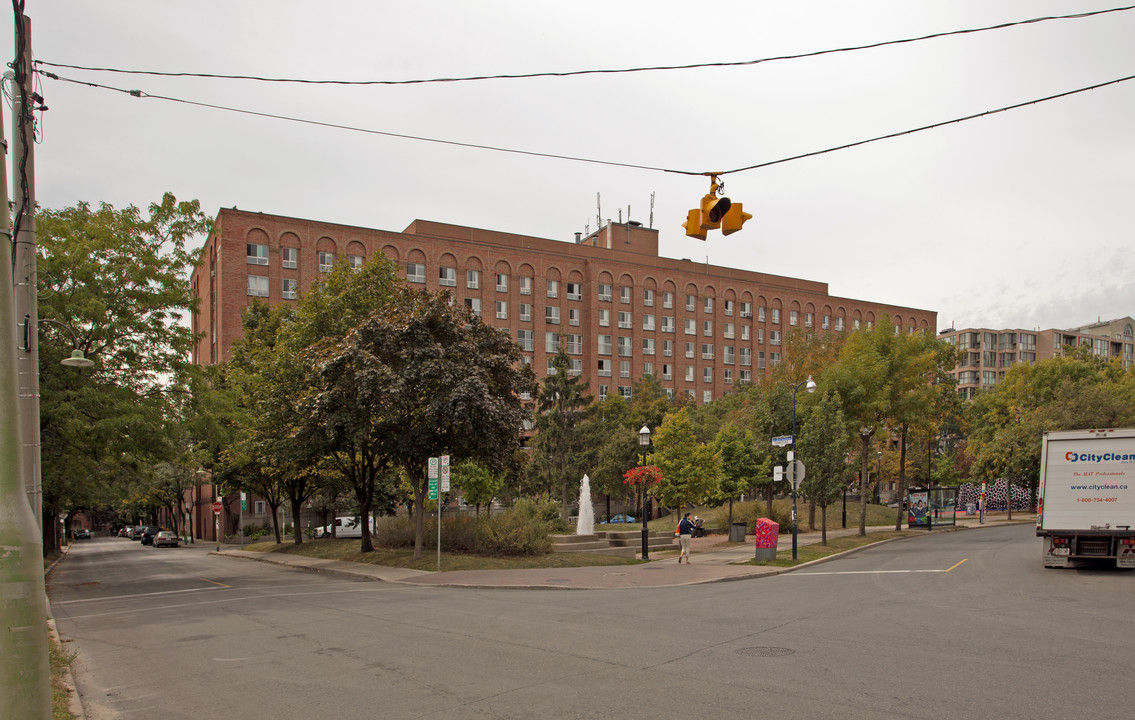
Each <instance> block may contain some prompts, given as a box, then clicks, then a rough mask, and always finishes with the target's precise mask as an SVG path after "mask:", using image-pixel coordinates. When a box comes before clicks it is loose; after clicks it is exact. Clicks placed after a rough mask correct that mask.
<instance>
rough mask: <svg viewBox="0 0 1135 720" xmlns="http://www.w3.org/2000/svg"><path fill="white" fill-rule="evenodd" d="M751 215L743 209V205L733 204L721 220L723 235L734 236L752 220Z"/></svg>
mask: <svg viewBox="0 0 1135 720" xmlns="http://www.w3.org/2000/svg"><path fill="white" fill-rule="evenodd" d="M752 219H753V216H752V215H751V214H750V213H747V212H745V211H744V210H742V209H741V203H733V204H732V205H730V207H729V210H728V211H727V212H726V213H725V215H724V216H722V218H721V234H722V235H732V234H733V233H735V232H737V231H738V230H740V229H741V226H742V225H744V224H745V221H746V220H752Z"/></svg>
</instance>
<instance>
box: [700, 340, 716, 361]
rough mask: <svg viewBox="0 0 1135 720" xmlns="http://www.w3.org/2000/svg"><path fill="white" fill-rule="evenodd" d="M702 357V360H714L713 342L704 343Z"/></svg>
mask: <svg viewBox="0 0 1135 720" xmlns="http://www.w3.org/2000/svg"><path fill="white" fill-rule="evenodd" d="M701 359H702V360H712V359H713V343H702V346H701Z"/></svg>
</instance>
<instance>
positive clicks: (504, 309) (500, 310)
mask: <svg viewBox="0 0 1135 720" xmlns="http://www.w3.org/2000/svg"><path fill="white" fill-rule="evenodd" d="M496 304H497V320H508V302H507V301H505V300H497V301H496Z"/></svg>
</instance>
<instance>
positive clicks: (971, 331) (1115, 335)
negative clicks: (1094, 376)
mask: <svg viewBox="0 0 1135 720" xmlns="http://www.w3.org/2000/svg"><path fill="white" fill-rule="evenodd" d="M938 337H939V338H940V339H942V340H944V341H945V342H948V343H950V344H951V345H956V346H957V347H959V348H961V349H963V350H965V351H966V354H965V356H964V357H963V358H962V359H961V361H960V362H959V363H958V366H957V367H956V368H955V369H954V377H956V378H957V380H958V393H959V394H961V395H962V396H963V397H965V398H967V399H972V398H973V396H974V395H976V394H977V392H978V390H980V389H988V388H991V387H993V386H994V385H996V384H997V383H998V381H1000V379H1001V378H1003V377H1004V376H1005V371H1006V370H1008V369H1009V368H1010V367H1012V366H1013V365H1016V364H1017V363H1022V362H1023V363H1034V362H1036V361H1038V360H1047V359H1048V358H1051V357H1056V356H1059V355H1063V354H1064V348H1065V347H1067V346H1078V345H1087V346H1088V347H1090V348H1092V353H1093V354H1095V355H1097V356H1099V357H1102V358H1106V359H1108V360H1110V359H1112V358H1119V359H1120V362H1122V363H1123V367H1130V366H1131V364H1132V363H1133V362H1135V320H1132V319H1131V318H1130V317H1125V318H1119V319H1117V320H1108V321H1101V322H1095V323H1090V324H1088V325H1082V326H1080V327H1077V328H1071V329H1069V330H1060V329H1058V328H1049V329H1047V330H1039V329H1034V330H1024V329H1021V328H1006V329H1001V330H994V329H991V328H965V329H964V330H956V329H953V328H951V329H949V330H943V331H942V332H941V333H939V335H938Z"/></svg>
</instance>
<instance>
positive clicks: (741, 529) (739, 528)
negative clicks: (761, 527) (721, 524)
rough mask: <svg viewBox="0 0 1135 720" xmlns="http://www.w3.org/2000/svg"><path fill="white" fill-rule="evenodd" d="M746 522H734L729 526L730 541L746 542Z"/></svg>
mask: <svg viewBox="0 0 1135 720" xmlns="http://www.w3.org/2000/svg"><path fill="white" fill-rule="evenodd" d="M747 527H748V526H747V525H746V524H745V523H743V522H742V523H732V524H731V525H730V526H729V542H745V528H747Z"/></svg>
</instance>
